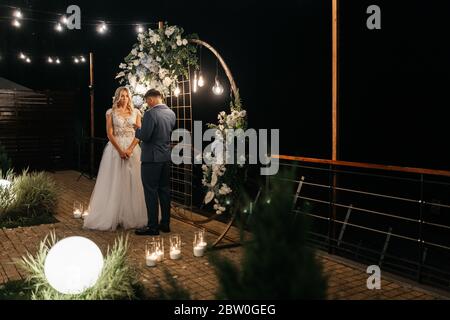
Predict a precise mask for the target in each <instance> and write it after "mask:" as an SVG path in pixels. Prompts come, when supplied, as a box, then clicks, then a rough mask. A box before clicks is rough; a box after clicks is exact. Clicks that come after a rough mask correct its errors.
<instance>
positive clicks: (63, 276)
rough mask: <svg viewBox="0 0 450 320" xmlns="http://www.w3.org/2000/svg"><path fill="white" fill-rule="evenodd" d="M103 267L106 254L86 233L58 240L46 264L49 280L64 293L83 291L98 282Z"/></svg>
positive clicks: (45, 269) (49, 253)
mask: <svg viewBox="0 0 450 320" xmlns="http://www.w3.org/2000/svg"><path fill="white" fill-rule="evenodd" d="M102 269H103V255H102V252H101V251H100V249H99V248H98V247H97V245H96V244H95V243H94V242H93V241H91V240H89V239H87V238H84V237H78V236H75V237H68V238H65V239H63V240H60V241H58V242H57V243H56V244H55V245H54V246H53V247H52V248H51V249H50V251H49V252H48V254H47V257H46V259H45V264H44V272H45V277H46V278H47V281H48V282H49V284H50V285H51V286H52V287H53V288H54V289H55V290H57V291H58V292H60V293H64V294H80V293H82V292H83V291H85V290H86V289H88V288H90V287H92V286H94V285H95V283H96V282H97V279H98V277H99V276H100V274H101V272H102Z"/></svg>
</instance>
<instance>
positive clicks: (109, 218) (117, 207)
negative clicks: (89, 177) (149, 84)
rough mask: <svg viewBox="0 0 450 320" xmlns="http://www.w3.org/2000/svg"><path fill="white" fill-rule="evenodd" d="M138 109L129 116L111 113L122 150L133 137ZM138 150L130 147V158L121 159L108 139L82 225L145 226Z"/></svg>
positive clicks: (145, 212)
mask: <svg viewBox="0 0 450 320" xmlns="http://www.w3.org/2000/svg"><path fill="white" fill-rule="evenodd" d="M138 112H139V111H138V110H137V109H133V113H132V114H131V116H129V117H122V116H121V115H119V114H116V113H115V112H113V111H112V109H109V110H108V111H107V112H106V114H112V123H113V128H114V137H115V138H116V141H117V143H118V144H119V145H120V146H121V148H122V149H123V150H126V149H127V148H128V146H129V145H130V144H131V142H132V141H133V139H134V128H133V124H134V123H135V122H136V117H137V114H138ZM140 159H141V149H140V147H139V145H136V147H135V148H134V150H133V153H132V155H131V156H130V158H129V159H121V158H120V155H119V153H118V152H117V150H116V148H114V146H113V145H112V143H111V142H108V144H107V145H106V147H105V149H104V151H103V156H102V160H101V162H100V168H99V171H98V175H97V181H96V183H95V187H94V190H93V191H92V195H91V199H90V202H89V209H88V210H89V215H88V216H86V217H85V220H84V228H87V229H95V230H115V229H116V228H117V227H118V226H119V225H121V226H122V227H123V228H125V229H130V228H141V227H144V226H146V225H147V208H146V206H145V197H144V189H143V187H142V181H141V162H140Z"/></svg>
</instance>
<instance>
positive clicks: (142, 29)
mask: <svg viewBox="0 0 450 320" xmlns="http://www.w3.org/2000/svg"><path fill="white" fill-rule="evenodd" d="M136 31H137V33H142V32H144V27H142V26H141V25H138V26H137V27H136Z"/></svg>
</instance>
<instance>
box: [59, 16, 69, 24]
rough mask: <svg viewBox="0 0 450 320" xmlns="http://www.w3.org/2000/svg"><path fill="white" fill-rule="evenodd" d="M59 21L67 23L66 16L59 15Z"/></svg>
mask: <svg viewBox="0 0 450 320" xmlns="http://www.w3.org/2000/svg"><path fill="white" fill-rule="evenodd" d="M59 21H61V23H62V24H67V22H68V20H67V17H66V16H64V15H63V16H62V17H61V19H60V20H59Z"/></svg>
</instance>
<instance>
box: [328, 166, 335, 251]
mask: <svg viewBox="0 0 450 320" xmlns="http://www.w3.org/2000/svg"><path fill="white" fill-rule="evenodd" d="M328 179H329V182H328V183H329V190H330V192H329V198H330V202H329V206H330V208H329V211H330V212H329V217H328V253H333V252H334V248H333V240H334V238H335V226H334V220H335V219H336V207H335V205H334V203H335V200H336V189H335V183H336V174H335V173H334V168H333V165H330V168H329V175H328Z"/></svg>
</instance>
